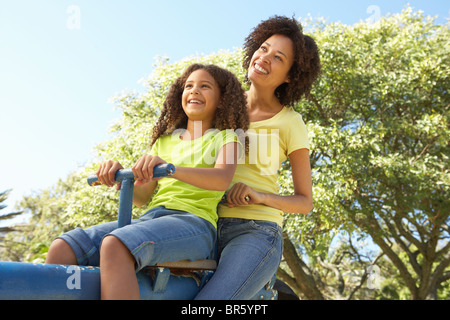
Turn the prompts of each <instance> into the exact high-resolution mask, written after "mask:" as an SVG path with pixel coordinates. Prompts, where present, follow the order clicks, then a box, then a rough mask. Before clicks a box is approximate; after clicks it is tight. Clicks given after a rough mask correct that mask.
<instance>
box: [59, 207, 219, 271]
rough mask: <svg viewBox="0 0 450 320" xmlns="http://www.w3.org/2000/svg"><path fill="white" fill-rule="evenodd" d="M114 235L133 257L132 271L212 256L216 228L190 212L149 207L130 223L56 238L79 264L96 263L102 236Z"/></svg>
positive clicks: (81, 230) (108, 225)
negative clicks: (73, 255) (67, 247)
mask: <svg viewBox="0 0 450 320" xmlns="http://www.w3.org/2000/svg"><path fill="white" fill-rule="evenodd" d="M108 235H113V236H116V237H117V238H118V239H119V240H120V241H121V242H122V243H123V244H124V245H125V246H126V247H127V248H128V249H129V250H130V252H131V254H132V255H133V256H134V258H135V259H136V264H135V266H136V271H139V270H140V269H142V268H143V267H145V266H148V265H155V264H156V263H159V262H166V261H179V260H190V261H194V260H200V259H207V258H209V259H211V258H214V257H213V255H214V252H215V245H216V237H217V231H216V228H215V227H214V226H213V225H212V224H211V223H210V222H209V221H206V220H205V219H202V218H200V217H198V216H196V215H194V214H192V213H189V212H185V211H179V210H171V209H166V208H165V207H157V208H153V209H151V210H150V211H148V212H147V213H145V214H144V215H143V216H141V217H140V218H139V219H134V220H132V221H131V224H130V225H127V226H125V227H122V228H118V223H117V221H115V222H107V223H103V224H99V225H96V226H93V227H90V228H87V229H81V228H76V229H74V230H72V231H69V232H67V233H65V234H63V235H62V236H60V237H58V238H59V239H63V240H64V241H66V242H67V243H68V244H69V245H70V246H71V248H72V249H73V251H74V253H75V256H76V257H77V261H78V264H79V265H86V266H87V265H89V266H98V265H99V264H100V246H101V243H102V240H103V238H104V237H105V236H108Z"/></svg>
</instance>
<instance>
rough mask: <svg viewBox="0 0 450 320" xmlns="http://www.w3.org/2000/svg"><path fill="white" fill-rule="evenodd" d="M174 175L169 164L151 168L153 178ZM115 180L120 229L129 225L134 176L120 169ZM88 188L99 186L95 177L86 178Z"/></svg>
mask: <svg viewBox="0 0 450 320" xmlns="http://www.w3.org/2000/svg"><path fill="white" fill-rule="evenodd" d="M174 173H175V166H174V165H173V164H170V163H165V164H160V165H157V166H155V168H153V177H154V178H162V177H169V176H171V175H173V174H174ZM115 180H116V181H117V182H120V183H121V187H120V199H119V218H118V221H117V222H118V227H119V228H122V227H124V226H126V225H129V224H130V223H131V210H132V208H133V190H134V174H133V171H131V169H122V170H119V171H117V172H116V177H115ZM88 184H89V185H90V186H97V185H100V183H99V182H98V178H97V176H96V175H92V176H90V177H89V178H88Z"/></svg>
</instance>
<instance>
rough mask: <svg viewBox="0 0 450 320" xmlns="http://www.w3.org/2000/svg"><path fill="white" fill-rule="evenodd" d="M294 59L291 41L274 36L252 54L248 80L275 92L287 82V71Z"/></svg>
mask: <svg viewBox="0 0 450 320" xmlns="http://www.w3.org/2000/svg"><path fill="white" fill-rule="evenodd" d="M293 59H294V46H293V44H292V40H291V39H289V38H288V37H286V36H283V35H280V34H275V35H273V36H271V37H270V38H269V39H267V40H266V41H264V43H263V44H262V45H261V46H260V47H259V49H258V50H256V51H255V53H254V54H253V57H252V60H251V62H250V67H249V69H248V78H249V79H250V81H251V82H252V83H253V84H257V85H264V86H267V87H270V90H273V91H275V89H276V88H278V87H279V86H280V85H281V84H283V83H285V82H289V70H290V69H291V67H292V64H293V61H294V60H293Z"/></svg>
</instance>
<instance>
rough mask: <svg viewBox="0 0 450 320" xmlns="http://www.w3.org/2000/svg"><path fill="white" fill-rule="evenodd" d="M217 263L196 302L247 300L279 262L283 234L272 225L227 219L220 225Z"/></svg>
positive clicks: (274, 270) (272, 272)
mask: <svg viewBox="0 0 450 320" xmlns="http://www.w3.org/2000/svg"><path fill="white" fill-rule="evenodd" d="M218 233H219V246H220V248H219V250H220V249H222V248H223V249H222V250H221V252H220V260H219V265H218V267H217V270H216V272H215V273H214V275H213V277H212V278H211V279H210V280H209V281H208V283H207V284H206V285H205V287H203V289H202V290H201V291H200V293H199V294H198V295H197V297H196V298H195V299H196V300H247V299H251V298H253V297H254V296H255V295H256V293H257V292H258V291H259V290H261V289H262V288H263V287H264V285H266V284H267V283H268V282H269V281H270V279H271V278H272V277H273V275H274V274H275V273H276V271H277V268H278V265H279V263H280V261H281V254H282V251H283V248H282V245H283V244H282V243H283V242H282V232H281V228H279V227H278V226H277V225H276V224H275V223H272V222H266V221H252V220H244V219H234V218H226V219H220V222H219V228H218Z"/></svg>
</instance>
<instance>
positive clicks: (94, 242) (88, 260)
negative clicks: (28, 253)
mask: <svg viewBox="0 0 450 320" xmlns="http://www.w3.org/2000/svg"><path fill="white" fill-rule="evenodd" d="M115 229H117V222H108V223H103V224H99V225H96V226H93V227H90V228H87V229H81V228H76V229H73V230H71V231H69V232H66V233H65V234H63V235H61V236H60V237H58V238H57V239H55V240H54V241H53V243H52V244H51V246H50V248H49V251H48V253H47V259H46V260H45V263H48V264H66V265H82V266H98V265H99V264H100V244H101V242H102V239H103V237H104V236H105V235H107V234H108V233H110V232H111V231H113V230H115Z"/></svg>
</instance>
